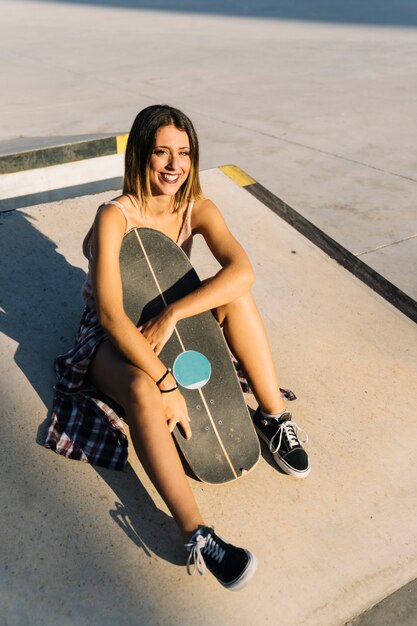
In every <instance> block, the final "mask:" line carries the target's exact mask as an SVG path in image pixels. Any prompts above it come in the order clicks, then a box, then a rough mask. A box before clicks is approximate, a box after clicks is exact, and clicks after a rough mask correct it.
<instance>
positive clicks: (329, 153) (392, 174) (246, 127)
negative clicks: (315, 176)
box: [198, 111, 417, 183]
mask: <svg viewBox="0 0 417 626" xmlns="http://www.w3.org/2000/svg"><path fill="white" fill-rule="evenodd" d="M198 114H199V115H201V116H202V117H206V118H207V119H211V120H214V121H216V122H220V123H222V124H226V125H229V126H235V127H236V128H241V129H243V130H247V131H250V132H252V133H256V134H258V135H263V136H264V137H270V138H272V139H277V140H278V141H282V142H285V143H288V144H290V145H292V146H298V147H300V148H306V149H307V150H311V151H312V152H319V153H320V154H325V155H327V156H331V157H334V158H335V159H340V160H341V161H347V162H348V163H355V165H361V166H362V167H367V168H369V169H372V170H376V171H377V172H382V173H383V174H388V175H389V176H396V177H397V178H403V179H404V180H410V181H411V182H413V183H417V179H416V178H412V177H411V176H406V175H405V174H399V173H398V172H391V171H390V170H385V169H384V168H382V167H377V166H376V165H371V164H370V163H365V162H364V161H358V160H357V159H351V158H350V157H346V156H343V155H341V154H337V153H335V152H330V151H328V150H323V149H322V148H315V147H314V146H309V145H308V144H304V143H301V142H299V141H294V140H292V139H286V138H285V137H280V136H278V135H273V134H271V133H266V132H264V131H262V130H257V129H254V128H249V127H248V126H244V125H243V124H237V123H236V122H228V121H225V120H220V119H218V118H216V117H213V116H211V115H203V114H202V113H201V111H198Z"/></svg>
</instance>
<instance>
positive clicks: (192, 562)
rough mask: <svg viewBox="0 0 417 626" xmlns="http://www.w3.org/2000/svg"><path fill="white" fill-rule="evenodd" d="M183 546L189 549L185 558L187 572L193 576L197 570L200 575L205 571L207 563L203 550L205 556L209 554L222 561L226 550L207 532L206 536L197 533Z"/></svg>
mask: <svg viewBox="0 0 417 626" xmlns="http://www.w3.org/2000/svg"><path fill="white" fill-rule="evenodd" d="M185 547H186V548H187V549H188V550H190V554H189V556H188V559H187V573H188V574H189V575H190V576H193V575H194V574H195V572H196V571H197V572H198V573H199V574H200V576H203V575H204V574H205V573H206V570H207V565H206V562H205V560H204V557H203V554H202V552H205V553H206V554H207V556H211V557H212V558H213V559H215V560H216V561H218V562H219V563H221V562H222V560H223V557H224V555H225V554H226V550H224V549H223V548H221V547H220V546H219V545H218V543H217V542H216V541H215V540H214V539H213V537H212V536H211V535H210V534H208V535H207V536H206V537H203V535H197V537H196V538H195V539H192V540H191V541H190V542H189V543H187V544H185Z"/></svg>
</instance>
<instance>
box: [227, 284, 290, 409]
mask: <svg viewBox="0 0 417 626" xmlns="http://www.w3.org/2000/svg"><path fill="white" fill-rule="evenodd" d="M215 315H216V318H217V321H218V322H219V324H220V325H221V326H222V327H223V331H224V336H225V338H226V341H227V343H228V345H229V347H230V349H231V351H232V352H233V354H234V355H235V357H236V358H237V360H238V361H239V363H240V365H241V366H242V368H243V370H244V372H245V374H246V376H247V378H248V381H249V383H250V386H251V388H252V390H253V393H254V396H255V398H256V400H257V401H258V404H259V406H260V407H261V409H263V410H264V411H266V412H267V413H272V414H274V413H280V412H281V411H283V410H284V409H285V404H284V401H283V399H282V397H281V393H280V391H279V382H278V377H277V373H276V370H275V365H274V361H273V359H272V354H271V349H270V347H269V342H268V338H267V336H266V332H265V328H264V325H263V322H262V319H261V316H260V314H259V311H258V309H257V306H256V304H255V301H254V299H253V297H252V295H251V294H250V293H249V292H248V293H246V294H244V295H243V296H241V297H240V298H237V299H236V300H233V301H232V302H229V303H228V304H225V305H223V306H221V307H218V308H217V309H216V310H215Z"/></svg>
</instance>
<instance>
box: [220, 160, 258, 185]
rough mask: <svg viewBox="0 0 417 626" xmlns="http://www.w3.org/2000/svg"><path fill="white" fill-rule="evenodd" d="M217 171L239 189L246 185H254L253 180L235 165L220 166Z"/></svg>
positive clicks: (254, 181)
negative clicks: (232, 181) (227, 177)
mask: <svg viewBox="0 0 417 626" xmlns="http://www.w3.org/2000/svg"><path fill="white" fill-rule="evenodd" d="M219 169H220V170H221V171H222V172H224V173H225V174H226V176H229V178H231V179H232V180H234V181H235V183H237V184H238V185H240V186H241V187H247V185H253V183H256V180H255V179H254V178H252V177H251V176H249V175H248V174H246V172H244V171H243V170H241V169H240V167H238V166H237V165H221V166H220V167H219Z"/></svg>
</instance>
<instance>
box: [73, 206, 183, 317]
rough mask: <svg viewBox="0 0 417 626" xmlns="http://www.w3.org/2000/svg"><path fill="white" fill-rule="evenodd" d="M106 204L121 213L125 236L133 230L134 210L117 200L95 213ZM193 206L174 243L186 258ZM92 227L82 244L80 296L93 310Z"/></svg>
mask: <svg viewBox="0 0 417 626" xmlns="http://www.w3.org/2000/svg"><path fill="white" fill-rule="evenodd" d="M108 204H114V205H115V206H117V207H118V208H119V209H120V210H121V212H122V213H123V215H124V217H125V220H126V229H125V234H126V233H127V232H129V230H131V229H132V228H135V226H136V224H137V215H136V214H135V210H134V208H133V207H132V208H129V209H127V208H126V207H124V206H123V204H121V202H117V200H111V201H110V202H105V203H104V204H102V205H100V206H99V208H98V210H97V213H98V212H99V211H100V209H102V208H103V207H105V206H107V205H108ZM193 206H194V201H191V202H190V203H189V205H188V206H187V208H186V210H185V212H184V217H183V221H182V226H181V228H180V232H179V234H178V239H177V241H176V244H177V246H180V247H181V248H182V249H183V250H184V252H185V254H186V255H187V256H188V257H190V255H191V248H192V245H193V234H192V231H191V213H192V210H193ZM93 226H94V225H93ZM93 226H91V228H90V230H89V231H88V233H87V235H86V236H85V239H84V242H83V254H84V256H85V257H86V258H87V259H88V272H87V277H86V279H85V282H84V284H83V286H82V290H81V295H82V298H83V300H84V304H85V306H86V307H88V308H89V309H93V310H95V309H96V303H95V300H94V291H93V284H92V280H91V268H90V266H91V261H92V260H93V249H92V243H93V237H92V234H93Z"/></svg>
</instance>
